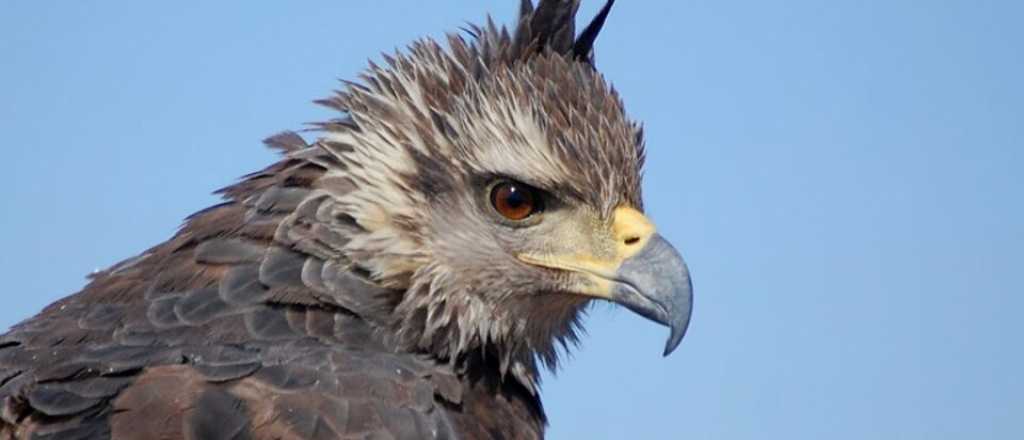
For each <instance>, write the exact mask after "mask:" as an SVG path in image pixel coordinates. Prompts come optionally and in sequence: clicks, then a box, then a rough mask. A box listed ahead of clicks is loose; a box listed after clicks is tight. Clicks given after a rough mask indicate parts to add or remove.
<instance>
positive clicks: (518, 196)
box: [505, 185, 530, 209]
mask: <svg viewBox="0 0 1024 440" xmlns="http://www.w3.org/2000/svg"><path fill="white" fill-rule="evenodd" d="M505 203H506V204H507V205H508V207H509V208H512V209H517V208H519V207H521V206H523V205H527V204H529V203H530V196H529V194H527V192H526V191H525V190H523V189H520V188H519V187H518V186H516V185H509V186H508V196H507V197H505Z"/></svg>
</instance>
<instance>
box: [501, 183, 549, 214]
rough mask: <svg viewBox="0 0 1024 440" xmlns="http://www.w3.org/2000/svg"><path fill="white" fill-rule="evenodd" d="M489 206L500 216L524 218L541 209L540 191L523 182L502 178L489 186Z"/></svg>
mask: <svg viewBox="0 0 1024 440" xmlns="http://www.w3.org/2000/svg"><path fill="white" fill-rule="evenodd" d="M490 199H491V206H492V207H493V208H494V210H495V211H496V212H497V213H498V214H499V215H501V216H502V217H504V218H506V219H508V220H512V221H520V220H525V219H527V218H529V217H530V216H532V215H533V214H535V213H537V212H539V211H541V208H542V205H543V196H542V194H541V192H540V191H539V190H538V189H536V188H534V187H532V186H530V185H527V184H525V183H522V182H516V181H513V180H503V181H501V182H498V183H497V184H495V185H494V186H492V187H491V197H490Z"/></svg>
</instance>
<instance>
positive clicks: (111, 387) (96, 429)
mask: <svg viewBox="0 0 1024 440" xmlns="http://www.w3.org/2000/svg"><path fill="white" fill-rule="evenodd" d="M611 3H612V2H608V3H607V5H606V6H605V7H604V8H603V9H602V10H601V12H600V13H599V15H598V17H597V18H596V19H595V20H594V22H592V24H591V25H589V26H588V27H586V28H585V29H584V31H583V32H582V33H581V34H580V36H579V37H578V38H577V37H576V32H575V28H574V20H575V14H576V10H577V8H578V6H579V4H578V0H569V1H556V0H543V1H541V2H540V4H539V5H538V6H537V7H536V8H534V6H533V5H532V3H531V2H530V1H529V0H523V1H522V7H521V14H520V18H519V20H518V22H517V23H516V25H515V26H514V29H513V30H512V32H509V31H507V30H505V29H503V28H498V27H496V26H495V25H494V24H492V23H488V24H487V25H486V26H482V27H474V28H472V29H471V30H470V33H471V34H472V35H471V36H470V37H469V38H463V37H460V36H455V35H453V36H450V37H449V38H448V41H447V46H448V47H447V48H444V47H442V46H441V45H440V44H438V43H436V42H434V41H431V40H423V41H420V42H417V43H414V44H413V45H412V46H411V47H410V48H409V49H408V50H407V52H405V53H399V54H396V55H393V56H386V57H385V58H386V64H385V65H383V66H376V65H373V66H371V67H370V69H369V70H368V71H367V72H366V73H365V74H364V75H363V76H362V78H361V81H360V82H359V83H349V84H348V85H347V87H346V88H345V89H344V90H342V91H339V92H337V93H336V94H335V95H334V96H332V97H330V98H327V99H324V100H322V101H320V102H321V103H322V104H324V105H326V106H329V107H331V108H334V109H336V110H338V111H339V112H340V115H339V117H338V119H336V120H332V121H328V122H325V123H323V124H320V126H319V128H320V129H321V133H322V136H321V137H320V138H318V139H317V140H316V141H314V142H312V143H307V141H306V140H304V139H303V138H302V137H300V136H298V135H297V134H294V133H290V132H288V133H283V134H279V135H277V136H274V137H271V138H270V139H268V140H267V141H266V143H267V145H269V146H270V147H272V148H275V149H278V150H280V152H281V153H282V156H283V157H282V159H281V160H280V161H278V162H277V163H275V164H273V165H271V166H269V167H267V168H266V169H264V170H262V171H259V172H256V173H253V174H250V175H248V176H245V177H244V178H243V179H242V181H240V182H239V183H237V184H235V185H232V186H230V187H228V188H225V189H223V190H221V193H222V194H223V196H224V199H225V201H224V203H222V204H219V205H216V206H212V207H210V208H207V209H205V210H203V211H201V212H198V213H196V214H193V215H192V216H190V217H189V218H188V219H187V220H186V221H185V223H184V225H183V226H182V228H181V229H180V231H179V232H178V233H177V234H176V235H175V236H174V237H172V238H171V239H170V240H168V241H166V242H164V243H161V244H159V245H157V246H155V247H153V248H151V249H149V250H147V251H145V252H143V253H142V254H140V255H138V256H136V257H134V258H130V259H128V260H125V261H124V262H121V263H119V264H117V265H115V266H113V267H111V268H109V269H107V270H105V271H102V272H99V273H96V274H94V275H92V277H91V278H92V279H91V281H90V283H89V284H88V285H87V286H86V287H85V288H84V289H83V290H82V291H80V292H78V293H76V294H74V295H71V296H68V297H66V298H64V299H62V300H60V301H58V302H56V303H54V304H52V305H50V306H48V307H47V308H46V309H45V310H43V311H42V312H41V313H40V314H39V315H37V316H35V317H33V318H30V319H28V320H26V321H23V322H21V323H20V324H18V325H16V326H15V327H14V328H12V329H11V330H10V332H8V333H7V334H5V335H3V336H2V337H0V399H2V401H0V438H62V439H63V438H121V439H127V438H152V439H160V438H165V439H176V438H190V439H196V438H237V439H242V438H254V439H272V438H274V439H300V438H302V439H305V438H324V439H327V438H398V439H405V438H472V439H476V438H480V439H486V438H494V439H502V438H503V439H511V438H540V437H542V436H543V431H544V425H545V417H544V412H543V409H542V406H541V403H540V400H539V398H538V395H537V377H538V374H539V373H538V366H537V362H538V361H539V362H540V363H542V364H543V365H546V366H548V367H553V366H554V365H555V364H556V362H557V353H558V347H559V345H563V346H564V345H571V344H573V343H574V342H575V341H576V337H575V331H576V327H577V325H578V320H577V318H578V316H579V313H580V312H581V311H582V310H583V309H584V308H585V307H586V305H587V304H588V303H589V302H590V301H592V300H593V299H595V298H597V299H605V300H611V301H614V302H617V303H620V304H622V305H624V306H626V307H628V308H630V309H631V310H634V311H636V312H638V313H640V314H642V315H644V316H646V317H649V318H651V319H654V320H656V321H659V322H661V323H664V324H666V325H669V326H670V327H672V331H673V333H672V336H671V338H670V341H669V343H668V345H667V347H666V349H667V351H671V349H673V348H675V345H677V344H678V341H679V339H680V338H682V334H683V332H684V331H685V328H686V323H687V319H688V316H689V309H690V302H689V301H690V299H689V276H688V273H687V272H686V269H685V266H683V265H682V260H681V259H679V257H678V254H676V253H675V251H674V250H672V249H671V247H669V246H668V245H667V243H665V242H664V240H662V239H661V238H660V237H659V236H658V235H657V234H656V233H655V232H654V229H653V226H651V225H650V224H649V222H647V221H646V219H645V218H644V217H643V216H642V214H640V212H639V210H640V209H641V198H640V168H641V166H642V162H643V155H644V154H643V141H642V135H641V131H640V129H639V127H638V125H637V124H635V123H633V122H631V121H630V120H629V119H628V118H627V117H626V114H625V111H624V109H623V105H622V102H621V100H620V99H619V97H618V95H617V94H616V93H615V91H614V90H613V89H611V88H610V87H609V86H608V85H607V84H606V82H605V81H604V79H603V78H602V77H601V76H600V75H599V74H598V73H597V71H596V70H595V69H594V65H593V57H592V53H593V51H592V45H593V43H594V39H595V38H596V36H597V33H598V32H599V30H600V27H601V25H602V24H603V23H604V21H605V19H606V17H607V15H608V11H609V9H610V6H611ZM497 185H506V186H505V188H507V189H509V188H510V189H509V190H508V191H507V192H506V193H505V194H517V195H516V197H527V196H528V197H527V198H526V199H519V198H516V199H510V200H508V201H507V203H512V204H519V205H516V206H517V207H522V206H526V207H527V208H528V209H529V210H530V211H529V212H528V213H529V215H528V216H526V217H525V218H522V219H520V218H515V219H511V218H503V217H502V216H501V215H502V214H501V212H500V211H496V210H495V208H494V206H492V205H493V203H491V201H493V197H494V194H495V193H494V191H493V189H494V188H496V186H497ZM515 191H518V192H515ZM524 192H525V193H527V196H522V195H521V194H523V193H524ZM488 197H491V199H489V198H488ZM523 200H526V201H527V202H528V203H530V204H529V205H522V203H524V202H523ZM534 204H536V206H534ZM534 208H536V209H534ZM506 217H507V216H506Z"/></svg>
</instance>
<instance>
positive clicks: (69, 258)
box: [0, 0, 1024, 439]
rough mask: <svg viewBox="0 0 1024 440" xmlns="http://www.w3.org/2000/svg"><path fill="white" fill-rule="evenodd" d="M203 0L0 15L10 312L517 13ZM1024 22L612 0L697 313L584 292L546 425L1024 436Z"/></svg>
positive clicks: (996, 5) (155, 232) (13, 9)
mask: <svg viewBox="0 0 1024 440" xmlns="http://www.w3.org/2000/svg"><path fill="white" fill-rule="evenodd" d="M212 3H214V2H205V4H203V3H200V2H196V1H191V2H180V3H178V4H176V5H175V6H174V7H171V6H169V5H156V4H148V3H147V4H145V5H144V4H141V2H128V1H107V2H102V3H101V2H60V3H58V2H28V1H15V2H7V3H5V5H4V6H3V8H2V9H0V59H2V61H0V63H2V64H3V68H0V133H2V141H0V145H2V147H0V148H3V155H4V158H5V165H6V166H5V175H6V176H7V177H6V179H7V183H6V184H5V185H3V186H2V188H0V196H2V199H3V200H4V207H3V212H4V215H3V216H0V244H2V245H3V252H0V259H2V260H0V278H2V279H3V280H4V287H3V290H4V291H3V293H2V298H3V304H4V306H3V308H2V309H0V327H3V326H7V325H10V324H12V323H14V322H17V321H18V320H20V319H22V318H24V317H27V316H29V315H30V314H32V313H34V312H36V311H38V310H39V309H40V308H41V307H42V306H44V305H45V304H47V303H49V302H51V301H53V300H55V299H56V298H58V297H61V296H63V295H65V294H68V293H70V292H73V291H75V290H76V289H77V288H79V287H81V286H82V284H83V282H84V275H85V274H87V273H89V272H90V271H92V270H94V269H96V268H101V267H105V266H108V265H110V264H112V263H114V262H116V261H118V260H120V259H122V258H124V257H127V256H130V255H133V254H134V253H136V252H138V251H141V250H143V249H144V248H146V247H148V246H150V245H152V244H155V243H158V242H160V241H162V240H164V239H166V238H167V237H168V236H169V235H170V234H171V233H172V232H173V231H174V229H175V228H176V227H177V225H178V224H179V223H180V221H181V219H182V218H184V217H185V216H186V215H188V214H189V213H191V212H193V211H195V210H198V209H200V208H203V207H205V206H208V205H210V204H212V203H214V202H215V201H216V199H215V198H214V197H213V196H211V195H209V194H210V192H211V191H212V190H214V189H216V188H219V187H221V186H224V185H226V184H229V183H230V182H232V181H233V180H234V179H235V178H236V177H237V176H240V175H242V174H244V173H247V172H250V171H253V170H256V169H258V168H260V167H262V166H264V165H266V164H267V163H269V162H270V161H271V160H273V155H272V154H271V153H270V152H269V151H267V150H265V149H263V148H262V146H261V145H260V143H259V141H260V139H262V138H263V137H265V136H267V135H270V134H273V133H275V132H277V131H280V130H285V129H299V128H302V127H303V125H302V124H303V123H305V122H309V121H315V120H320V119H323V118H325V117H327V116H329V113H327V112H326V111H324V110H322V109H319V108H317V107H315V106H314V105H312V104H311V103H310V101H311V100H313V99H315V98H319V97H323V96H325V95H326V94H327V93H328V92H329V91H330V90H331V89H332V88H335V87H337V85H338V84H337V82H336V80H337V79H338V78H354V77H355V75H356V74H357V73H358V72H359V70H360V69H361V68H362V67H363V66H364V65H365V64H366V60H367V59H371V58H377V54H378V53H379V52H381V51H390V50H393V49H395V48H398V47H401V46H403V45H404V44H405V43H407V42H409V41H411V40H412V39H414V38H417V37H420V36H440V35H442V34H443V32H444V31H450V30H455V29H457V28H458V27H459V26H461V25H462V24H463V23H464V22H465V21H467V20H468V21H478V20H479V19H480V18H482V17H483V16H484V14H485V13H487V12H490V13H492V14H494V16H495V17H496V19H498V21H500V22H509V21H510V20H511V18H512V17H513V15H514V11H515V10H516V5H515V4H516V2H515V1H513V0H502V1H493V0H492V1H479V0H472V1H471V0H443V1H442V0H432V1H430V2H427V1H386V2H342V1H333V2H328V1H310V2H302V4H301V5H300V4H299V3H286V2H274V3H271V2H242V1H224V2H216V4H212ZM257 3H259V4H257ZM584 3H586V4H585V6H584V10H583V13H582V15H584V16H590V15H591V14H592V13H593V12H594V11H595V10H596V8H597V6H598V5H596V4H594V3H593V2H586V1H585V2H584ZM1022 16H1024V3H1021V2H1012V1H929V2H925V1H906V0H902V1H901V0H894V1H832V2H820V1H806V0H796V1H788V2H768V1H738V0H735V1H728V0H726V1H721V0H719V1H652V0H645V1H625V0H624V1H621V2H619V4H618V5H617V6H616V8H615V10H614V12H613V14H612V16H611V18H610V19H609V22H608V29H607V30H606V32H605V33H604V34H603V36H602V37H601V39H600V40H599V42H598V46H597V50H598V63H599V66H600V68H601V69H602V71H603V72H604V73H605V74H606V75H607V76H608V78H609V79H610V80H611V81H612V82H614V84H615V86H616V87H617V88H618V89H619V90H620V91H621V92H622V94H623V95H624V97H625V99H626V103H627V108H628V109H629V110H630V112H631V113H632V115H633V116H634V117H635V118H637V119H639V120H642V121H644V123H645V124H646V128H647V134H648V149H649V163H648V168H647V172H646V181H645V183H644V189H645V198H646V206H647V208H648V211H649V213H650V215H651V216H652V217H653V219H654V220H655V221H656V222H657V223H658V225H659V227H660V229H661V231H662V233H663V234H664V235H665V236H666V237H668V238H669V239H670V240H671V241H673V242H674V243H675V244H676V245H677V247H679V248H680V250H681V251H682V252H683V254H684V255H685V256H686V258H687V261H688V262H689V264H690V268H691V271H692V273H693V277H694V288H695V294H696V303H695V310H694V318H693V322H692V325H691V327H690V333H689V334H688V336H687V338H686V339H685V340H684V341H683V343H682V345H681V346H680V348H679V350H678V351H677V352H676V353H675V354H673V355H672V356H670V357H668V358H662V357H661V356H660V352H661V347H662V344H663V343H664V339H665V337H666V336H667V334H666V330H665V329H664V328H662V327H659V326H656V325H653V324H650V323H648V322H646V321H643V320H642V319H641V318H638V317H636V316H633V315H632V314H630V313H629V312H627V311H624V310H621V309H617V308H613V307H611V306H602V307H598V308H597V309H595V310H594V312H593V313H592V315H591V317H590V318H588V320H587V323H586V324H587V328H588V330H589V335H588V336H587V337H586V338H584V340H583V345H582V347H581V348H580V349H579V350H577V351H576V352H575V353H574V355H573V356H572V359H571V360H570V361H569V362H568V363H566V365H565V366H564V368H563V369H562V370H561V371H560V372H559V373H558V374H557V376H556V377H550V376H549V377H548V378H546V380H545V385H544V400H545V404H546V406H547V409H548V413H549V416H550V419H551V427H550V431H549V434H550V438H553V439H572V438H588V439H619V438H665V439H676V438H679V439H681V438H686V439H756V438H790V439H817V438H831V439H864V438H885V439H890V438H891V439H896V438H899V439H966V438H993V439H997V438H1002V439H1010V438H1021V437H1022V436H1024V418H1021V414H1024V379H1022V373H1021V372H1022V371H1024V350H1022V342H1021V337H1022V336H1024V322H1022V319H1021V313H1022V312H1024V289H1022V287H1021V281H1020V274H1021V273H1022V272H1021V269H1020V267H1019V266H1020V264H1021V263H1022V261H1024V259H1022V252H1024V251H1022V249H1024V203H1022V200H1024V196H1022V193H1024V174H1022V170H1024V129H1022V127H1024V120H1022V115H1024V104H1022V103H1024V85H1022V81H1021V78H1024V53H1022V50H1024V49H1022V42H1024V30H1022V29H1024V28H1022V27H1021V25H1020V17H1022Z"/></svg>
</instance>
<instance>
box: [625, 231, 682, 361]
mask: <svg viewBox="0 0 1024 440" xmlns="http://www.w3.org/2000/svg"><path fill="white" fill-rule="evenodd" d="M612 285H613V287H612V291H611V300H612V301H615V302H617V303H619V304H622V305H623V306H625V307H626V308H627V309H629V310H632V311H633V312H635V313H636V314H638V315H640V316H643V317H644V318H647V319H650V320H652V321H654V322H657V323H660V324H662V325H665V326H667V327H668V328H669V329H670V333H669V337H668V341H667V342H666V343H665V352H664V355H665V356H668V355H669V353H672V351H673V350H675V349H676V347H678V346H679V343H680V342H682V340H683V336H685V335H686V328H687V327H689V325H690V313H691V312H692V310H693V285H692V283H691V282H690V271H689V270H688V269H687V268H686V262H684V261H683V257H681V256H680V255H679V252H677V251H676V249H675V248H674V247H672V245H670V244H669V243H668V241H666V240H665V239H664V238H662V237H661V235H658V234H654V236H652V237H651V238H650V239H649V240H648V241H647V244H645V245H644V247H643V249H641V250H640V252H638V253H637V254H636V255H633V256H632V257H629V258H627V259H626V260H625V261H623V262H622V265H621V266H619V270H618V271H617V272H616V273H615V280H613V283H612Z"/></svg>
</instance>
